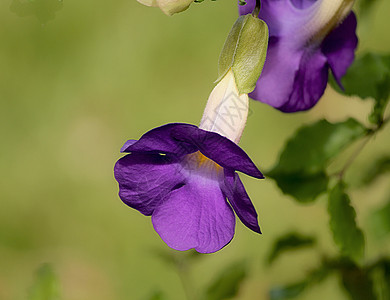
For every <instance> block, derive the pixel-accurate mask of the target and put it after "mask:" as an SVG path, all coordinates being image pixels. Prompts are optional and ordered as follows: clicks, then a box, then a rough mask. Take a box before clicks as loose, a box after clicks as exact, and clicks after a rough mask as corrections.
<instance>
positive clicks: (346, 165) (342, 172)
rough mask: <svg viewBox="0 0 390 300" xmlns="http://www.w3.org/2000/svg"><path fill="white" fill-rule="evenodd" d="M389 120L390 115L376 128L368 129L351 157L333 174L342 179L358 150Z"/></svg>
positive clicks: (358, 152) (360, 150)
mask: <svg viewBox="0 0 390 300" xmlns="http://www.w3.org/2000/svg"><path fill="white" fill-rule="evenodd" d="M389 121H390V116H389V117H387V118H385V119H383V121H382V123H381V124H380V125H379V126H377V127H376V128H374V129H372V130H370V131H369V132H368V133H367V134H366V136H365V137H364V138H365V139H364V140H363V142H362V144H361V145H360V146H359V148H357V149H356V150H355V152H354V153H353V154H352V155H351V157H350V158H349V159H348V160H347V162H346V163H345V165H344V167H343V168H342V169H341V170H340V171H339V172H337V173H336V174H333V175H335V176H337V177H338V178H339V179H342V178H343V176H344V174H345V172H346V171H347V170H348V168H349V167H350V166H351V165H352V163H353V162H354V161H355V159H356V158H357V157H358V156H359V154H360V152H362V150H363V149H364V147H365V146H366V145H367V144H368V142H369V141H370V140H371V139H372V138H373V137H374V136H375V134H377V133H378V131H379V130H380V129H382V128H383V126H385V125H386V124H387V123H388V122H389Z"/></svg>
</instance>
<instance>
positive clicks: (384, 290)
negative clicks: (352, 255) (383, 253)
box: [369, 258, 390, 300]
mask: <svg viewBox="0 0 390 300" xmlns="http://www.w3.org/2000/svg"><path fill="white" fill-rule="evenodd" d="M369 271H370V273H371V277H372V280H373V283H374V290H375V293H376V295H377V298H378V300H390V259H389V258H383V259H380V260H379V261H378V262H377V263H375V265H374V266H373V268H372V269H371V270H369Z"/></svg>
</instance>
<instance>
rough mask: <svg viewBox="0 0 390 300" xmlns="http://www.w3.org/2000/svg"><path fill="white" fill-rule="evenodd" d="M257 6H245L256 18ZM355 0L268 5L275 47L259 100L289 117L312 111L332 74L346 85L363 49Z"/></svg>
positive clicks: (251, 1)
mask: <svg viewBox="0 0 390 300" xmlns="http://www.w3.org/2000/svg"><path fill="white" fill-rule="evenodd" d="M255 2H256V0H247V4H246V5H244V6H240V14H248V13H251V12H252V11H253V9H254V7H255ZM353 2H354V1H353V0H262V1H261V4H262V6H261V11H260V14H259V18H261V19H263V20H264V21H265V22H266V23H267V25H268V27H269V35H270V38H269V46H268V53H267V58H266V62H265V65H264V69H263V72H262V74H261V76H260V78H259V80H258V82H257V85H256V89H255V90H254V91H253V92H252V93H251V94H250V96H251V97H252V98H253V99H256V100H259V101H261V102H264V103H267V104H269V105H271V106H273V107H275V108H277V109H279V110H281V111H284V112H295V111H302V110H307V109H310V108H311V107H313V106H314V105H315V104H316V103H317V102H318V100H319V99H320V98H321V96H322V95H323V93H324V91H325V88H326V85H327V81H328V72H329V69H330V70H331V71H332V73H333V75H334V77H335V79H336V80H337V82H338V83H339V84H340V79H341V77H342V76H343V75H344V74H345V72H346V70H347V68H348V67H349V66H350V65H351V63H352V62H353V60H354V53H355V49H356V46H357V43H358V40H357V36H356V33H355V31H356V17H355V15H354V14H353V13H352V12H351V8H352V5H353Z"/></svg>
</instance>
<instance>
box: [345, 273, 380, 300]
mask: <svg viewBox="0 0 390 300" xmlns="http://www.w3.org/2000/svg"><path fill="white" fill-rule="evenodd" d="M341 279H342V284H343V287H344V288H345V290H346V291H347V293H348V295H349V297H350V299H351V300H368V299H369V300H375V299H377V297H376V295H375V293H374V283H373V281H372V279H371V277H370V276H369V274H368V273H367V272H366V271H365V270H364V269H360V268H358V267H357V266H353V267H350V268H345V269H343V270H342V272H341Z"/></svg>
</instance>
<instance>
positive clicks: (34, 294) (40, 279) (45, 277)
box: [28, 264, 60, 300]
mask: <svg viewBox="0 0 390 300" xmlns="http://www.w3.org/2000/svg"><path fill="white" fill-rule="evenodd" d="M28 299H29V300H58V299H60V292H59V282H58V279H57V276H56V275H55V273H54V271H53V270H52V268H51V266H50V265H49V264H44V265H42V266H41V267H40V268H39V269H38V271H37V273H36V277H35V282H34V284H33V286H32V288H31V290H30V293H29V297H28Z"/></svg>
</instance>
